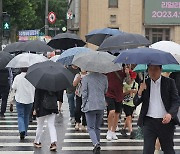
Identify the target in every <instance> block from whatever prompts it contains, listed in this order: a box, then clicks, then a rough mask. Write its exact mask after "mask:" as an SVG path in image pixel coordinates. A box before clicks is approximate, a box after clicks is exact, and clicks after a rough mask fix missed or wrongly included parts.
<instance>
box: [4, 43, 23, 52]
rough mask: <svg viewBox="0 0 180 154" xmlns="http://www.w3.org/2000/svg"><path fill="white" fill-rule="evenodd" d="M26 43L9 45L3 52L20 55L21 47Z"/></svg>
mask: <svg viewBox="0 0 180 154" xmlns="http://www.w3.org/2000/svg"><path fill="white" fill-rule="evenodd" d="M23 43H24V42H14V43H11V44H9V45H7V46H6V47H5V48H4V50H3V51H5V52H9V53H18V52H21V48H20V47H21V46H22V44H23Z"/></svg>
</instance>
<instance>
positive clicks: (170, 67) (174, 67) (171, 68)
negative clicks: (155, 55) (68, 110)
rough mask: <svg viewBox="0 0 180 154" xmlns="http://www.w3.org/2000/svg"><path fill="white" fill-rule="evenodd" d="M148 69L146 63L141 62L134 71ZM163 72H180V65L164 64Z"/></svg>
mask: <svg viewBox="0 0 180 154" xmlns="http://www.w3.org/2000/svg"><path fill="white" fill-rule="evenodd" d="M146 69H147V66H146V65H144V64H139V65H137V66H136V67H135V68H134V69H133V71H135V72H144V71H146ZM162 72H180V65H177V64H168V65H162Z"/></svg>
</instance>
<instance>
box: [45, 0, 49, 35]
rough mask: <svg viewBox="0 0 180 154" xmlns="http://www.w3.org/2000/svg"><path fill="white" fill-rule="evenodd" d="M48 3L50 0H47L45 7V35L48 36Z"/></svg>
mask: <svg viewBox="0 0 180 154" xmlns="http://www.w3.org/2000/svg"><path fill="white" fill-rule="evenodd" d="M48 3H49V0H46V9H45V36H48V29H49V26H48Z"/></svg>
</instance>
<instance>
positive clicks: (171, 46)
mask: <svg viewBox="0 0 180 154" xmlns="http://www.w3.org/2000/svg"><path fill="white" fill-rule="evenodd" d="M149 47H150V48H153V49H158V50H162V51H165V52H169V53H171V54H172V55H173V56H174V58H175V59H176V60H177V61H178V62H180V45H179V44H178V43H175V42H173V41H159V42H156V43H154V44H152V45H150V46H149Z"/></svg>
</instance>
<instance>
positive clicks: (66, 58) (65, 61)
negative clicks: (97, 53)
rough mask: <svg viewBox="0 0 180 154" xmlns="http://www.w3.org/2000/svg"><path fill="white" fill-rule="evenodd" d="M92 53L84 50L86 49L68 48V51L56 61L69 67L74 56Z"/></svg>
mask: <svg viewBox="0 0 180 154" xmlns="http://www.w3.org/2000/svg"><path fill="white" fill-rule="evenodd" d="M90 51H91V52H92V51H93V50H91V49H89V48H86V47H74V48H70V49H68V50H65V51H64V52H63V53H62V54H61V55H60V56H59V59H58V60H57V61H58V62H60V63H61V64H63V65H71V64H72V60H73V58H74V56H75V55H76V54H79V53H82V52H90Z"/></svg>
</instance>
